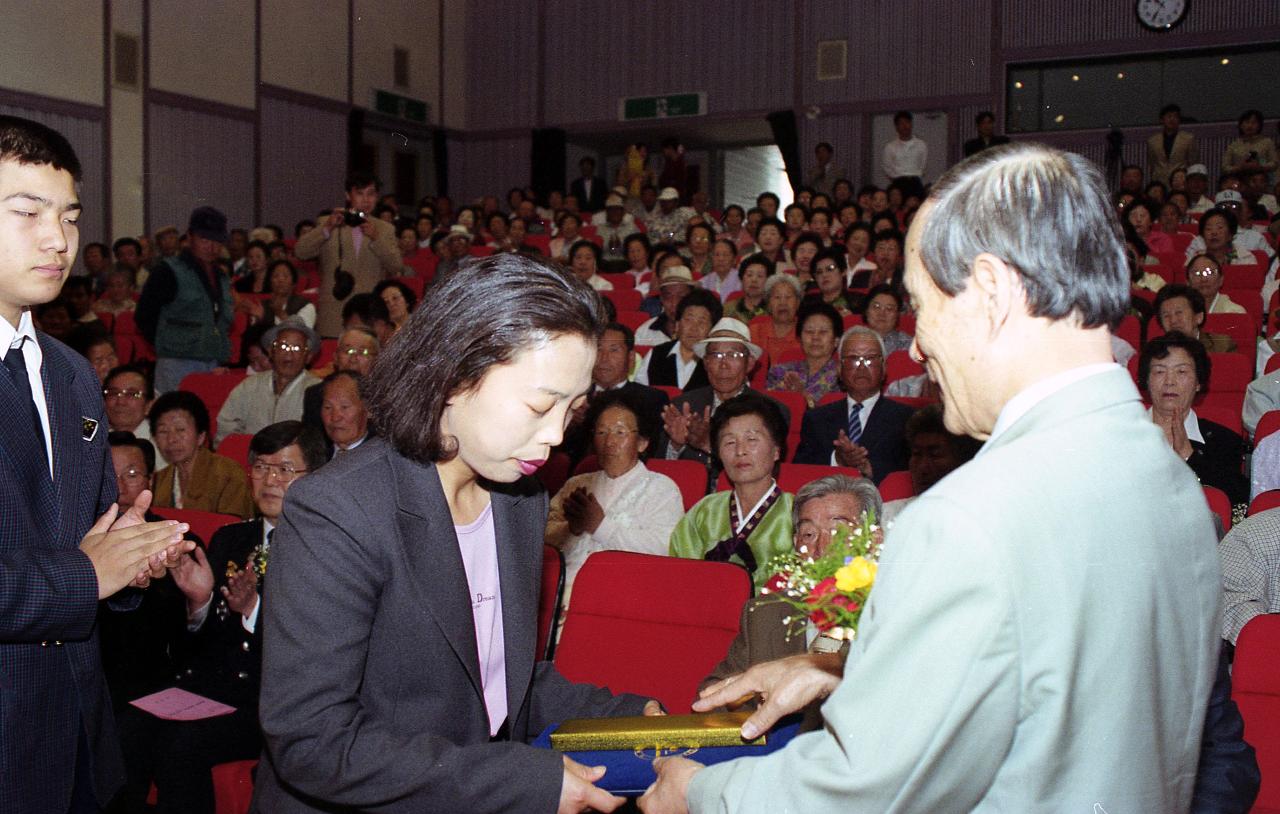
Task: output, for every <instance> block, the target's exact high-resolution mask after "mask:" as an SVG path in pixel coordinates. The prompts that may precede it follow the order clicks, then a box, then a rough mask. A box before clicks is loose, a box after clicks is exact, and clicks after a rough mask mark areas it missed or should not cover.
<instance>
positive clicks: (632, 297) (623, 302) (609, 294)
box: [600, 287, 642, 330]
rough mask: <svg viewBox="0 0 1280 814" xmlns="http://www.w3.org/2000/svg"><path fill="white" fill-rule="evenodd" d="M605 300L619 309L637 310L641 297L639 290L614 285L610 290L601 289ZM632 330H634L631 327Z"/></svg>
mask: <svg viewBox="0 0 1280 814" xmlns="http://www.w3.org/2000/svg"><path fill="white" fill-rule="evenodd" d="M600 293H601V294H603V295H604V296H605V298H606V299H607V300H609V301H610V302H612V303H613V304H614V307H616V308H617V309H618V311H619V312H621V311H639V310H640V301H641V299H642V297H641V296H640V292H639V291H636V290H635V289H634V288H621V287H615V288H614V289H613V290H612V291H601V292H600ZM632 330H635V329H634V328H632Z"/></svg>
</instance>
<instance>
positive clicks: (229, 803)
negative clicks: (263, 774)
mask: <svg viewBox="0 0 1280 814" xmlns="http://www.w3.org/2000/svg"><path fill="white" fill-rule="evenodd" d="M257 765H258V761H256V760H236V761H233V762H231V763H219V764H217V765H216V766H214V767H213V768H212V769H211V770H210V773H211V774H212V775H213V805H214V809H213V810H214V814H249V804H250V803H251V802H253V770H254V767H256V766H257Z"/></svg>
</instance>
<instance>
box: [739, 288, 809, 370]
mask: <svg viewBox="0 0 1280 814" xmlns="http://www.w3.org/2000/svg"><path fill="white" fill-rule="evenodd" d="M803 296H804V289H803V288H802V287H801V286H800V281H799V280H798V279H796V276H795V275H794V274H788V273H782V274H775V275H773V276H772V277H770V278H769V279H768V280H766V281H765V284H764V308H765V313H767V314H768V315H769V319H767V320H760V321H758V322H757V321H754V320H753V321H752V322H750V323H748V325H750V327H751V341H752V342H754V343H756V344H757V345H759V346H760V347H762V348H764V352H765V353H767V354H768V355H769V360H770V361H772V360H774V359H781V358H782V354H783V353H785V352H787V351H792V350H794V351H800V350H802V348H801V347H800V340H799V339H797V338H796V315H797V312H798V311H799V309H800V299H801V298H802V297H803Z"/></svg>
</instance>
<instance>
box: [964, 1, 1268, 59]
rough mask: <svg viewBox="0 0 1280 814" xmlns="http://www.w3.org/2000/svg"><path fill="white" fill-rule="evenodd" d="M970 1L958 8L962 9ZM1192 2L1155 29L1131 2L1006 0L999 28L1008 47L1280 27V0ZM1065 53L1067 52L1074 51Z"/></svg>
mask: <svg viewBox="0 0 1280 814" xmlns="http://www.w3.org/2000/svg"><path fill="white" fill-rule="evenodd" d="M967 5H968V4H956V7H957V10H962V9H963V8H964V6H967ZM1190 6H1191V10H1190V11H1189V12H1188V13H1187V17H1186V19H1185V20H1184V21H1183V22H1182V24H1181V25H1179V26H1178V27H1177V28H1176V29H1175V30H1174V31H1173V32H1170V33H1156V32H1153V31H1148V30H1147V29H1145V28H1143V27H1142V26H1141V25H1140V24H1139V23H1138V18H1137V16H1136V15H1135V14H1134V11H1133V3H1130V2H1116V0H1075V2H1072V3H1069V4H1062V3H1059V2H1054V0H1005V2H1004V3H1003V4H1002V13H1001V18H1000V29H1001V34H1002V40H1003V46H1004V47H1005V48H1036V47H1045V46H1081V45H1086V46H1092V45H1095V44H1097V43H1103V42H1114V43H1116V44H1117V46H1125V47H1127V46H1136V47H1141V48H1144V49H1152V48H1180V47H1186V46H1187V45H1188V44H1189V43H1187V42H1185V41H1184V40H1186V39H1187V38H1191V37H1196V36H1199V35H1206V34H1207V35H1213V34H1242V33H1244V34H1247V32H1248V30H1249V29H1251V28H1252V29H1258V28H1261V27H1263V26H1272V27H1275V26H1280V3H1277V2H1275V0H1233V2H1229V3H1228V2H1212V1H1211V2H1198V3H1197V2H1193V3H1191V4H1190ZM1262 39H1266V37H1262ZM1119 50H1123V49H1122V48H1120V49H1119ZM1062 56H1064V57H1069V56H1070V52H1066V53H1064V54H1063V55H1062Z"/></svg>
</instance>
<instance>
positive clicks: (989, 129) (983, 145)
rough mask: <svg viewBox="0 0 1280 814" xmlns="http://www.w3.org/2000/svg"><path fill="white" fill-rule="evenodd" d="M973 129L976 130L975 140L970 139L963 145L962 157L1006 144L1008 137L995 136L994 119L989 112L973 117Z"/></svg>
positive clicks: (992, 114) (985, 111) (993, 115)
mask: <svg viewBox="0 0 1280 814" xmlns="http://www.w3.org/2000/svg"><path fill="white" fill-rule="evenodd" d="M973 124H974V127H976V128H978V135H977V137H976V138H971V139H969V140H968V141H966V142H965V143H964V157H965V158H968V157H969V156H971V155H973V154H975V153H979V152H982V151H983V150H985V149H987V148H988V147H998V146H1000V145H1001V144H1008V143H1009V137H1008V136H998V135H996V117H995V114H994V113H992V112H991V111H990V110H984V111H982V112H981V113H979V114H978V115H977V116H974V117H973Z"/></svg>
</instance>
